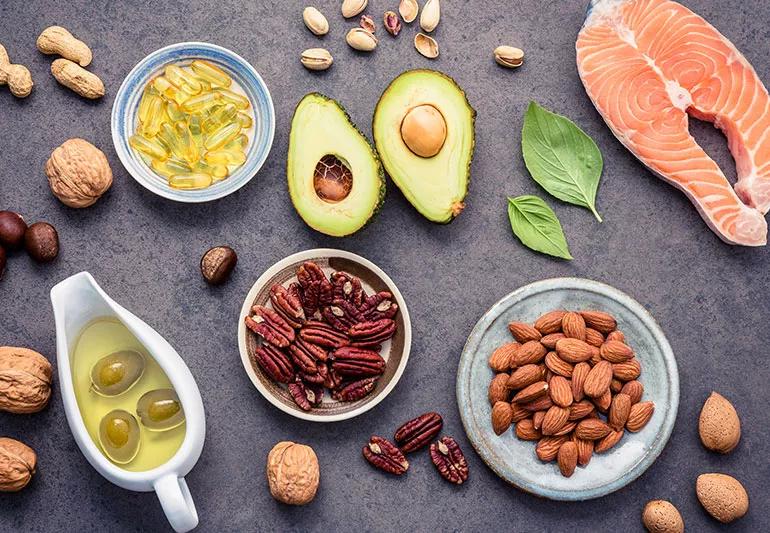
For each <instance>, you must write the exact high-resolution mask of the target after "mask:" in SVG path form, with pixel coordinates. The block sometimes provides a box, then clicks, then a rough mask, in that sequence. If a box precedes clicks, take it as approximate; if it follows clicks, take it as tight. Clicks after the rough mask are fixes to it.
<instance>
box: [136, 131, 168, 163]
mask: <svg viewBox="0 0 770 533" xmlns="http://www.w3.org/2000/svg"><path fill="white" fill-rule="evenodd" d="M128 144H129V145H130V146H131V148H133V149H134V150H138V151H140V152H142V153H144V154H146V155H148V156H150V157H151V158H152V159H158V160H160V161H164V160H166V159H168V152H167V151H166V148H165V147H164V146H163V145H162V144H160V143H159V142H158V141H156V140H155V139H148V138H146V137H143V136H141V135H132V136H131V137H129V139H128Z"/></svg>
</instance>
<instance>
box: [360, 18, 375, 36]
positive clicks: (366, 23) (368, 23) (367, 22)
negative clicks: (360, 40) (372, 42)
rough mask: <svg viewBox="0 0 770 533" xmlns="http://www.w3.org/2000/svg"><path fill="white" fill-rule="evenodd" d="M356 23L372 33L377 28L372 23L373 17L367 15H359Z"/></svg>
mask: <svg viewBox="0 0 770 533" xmlns="http://www.w3.org/2000/svg"><path fill="white" fill-rule="evenodd" d="M358 25H359V26H361V27H362V28H363V29H365V30H366V31H368V32H369V33H374V32H375V31H376V30H377V26H375V25H374V19H373V18H372V17H370V16H369V15H361V20H360V21H359V23H358Z"/></svg>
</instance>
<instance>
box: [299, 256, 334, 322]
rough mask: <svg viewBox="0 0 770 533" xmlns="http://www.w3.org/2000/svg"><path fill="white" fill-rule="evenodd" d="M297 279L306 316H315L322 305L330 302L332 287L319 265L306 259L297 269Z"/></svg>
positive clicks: (332, 292)
mask: <svg viewBox="0 0 770 533" xmlns="http://www.w3.org/2000/svg"><path fill="white" fill-rule="evenodd" d="M297 281H299V284H300V286H301V287H302V307H303V308H304V310H305V316H306V317H312V316H315V314H316V313H317V312H318V311H319V310H320V309H321V308H322V307H323V306H325V305H329V304H330V303H332V299H333V294H334V288H333V287H332V284H331V282H330V281H329V280H328V279H326V274H324V271H323V270H322V269H321V267H319V266H318V265H316V264H315V263H313V262H312V261H306V262H305V263H303V264H302V265H301V266H300V267H299V268H298V269H297Z"/></svg>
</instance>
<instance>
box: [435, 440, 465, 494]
mask: <svg viewBox="0 0 770 533" xmlns="http://www.w3.org/2000/svg"><path fill="white" fill-rule="evenodd" d="M430 458H431V460H432V461H433V464H434V465H436V468H437V469H438V472H439V474H441V477H443V478H444V479H446V480H447V481H449V482H450V483H456V484H457V485H462V484H463V482H464V481H465V480H466V479H468V463H467V462H466V461H465V456H464V455H463V452H462V450H461V449H460V446H459V445H458V444H457V442H456V441H455V440H454V439H453V438H452V437H441V438H440V439H439V440H438V441H436V442H434V443H433V444H431V445H430Z"/></svg>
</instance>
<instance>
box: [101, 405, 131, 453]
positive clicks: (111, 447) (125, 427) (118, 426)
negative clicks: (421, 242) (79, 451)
mask: <svg viewBox="0 0 770 533" xmlns="http://www.w3.org/2000/svg"><path fill="white" fill-rule="evenodd" d="M140 437H141V435H140V429H139V424H138V423H137V421H136V417H134V415H132V414H131V413H129V412H128V411H124V410H122V409H115V410H114V411H110V412H109V413H107V414H106V415H104V417H103V418H102V421H101V422H100V423H99V445H100V446H101V447H102V451H103V452H104V454H105V455H106V456H107V458H108V459H110V460H111V461H112V462H113V463H117V464H126V463H130V462H131V461H133V460H134V458H135V457H136V454H137V453H138V452H139V443H140Z"/></svg>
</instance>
